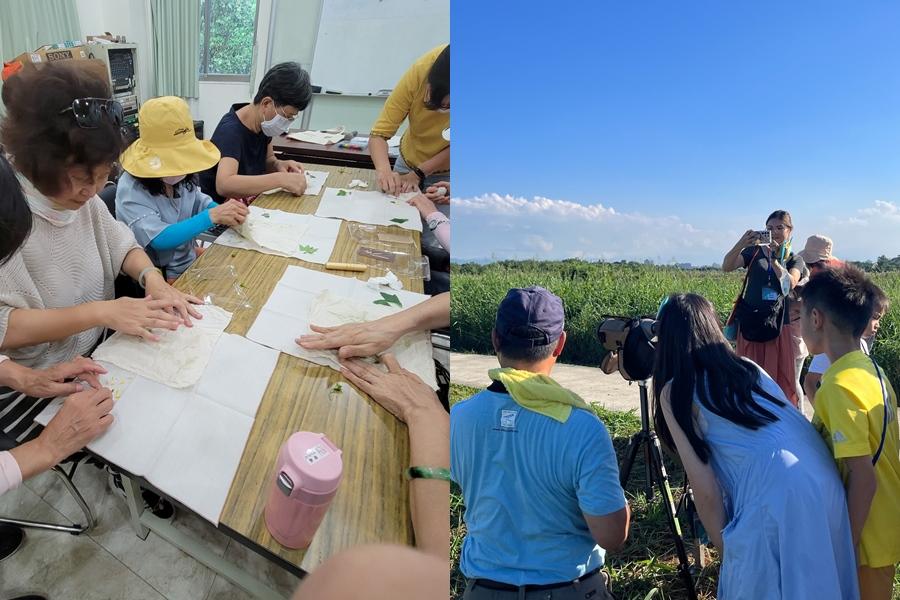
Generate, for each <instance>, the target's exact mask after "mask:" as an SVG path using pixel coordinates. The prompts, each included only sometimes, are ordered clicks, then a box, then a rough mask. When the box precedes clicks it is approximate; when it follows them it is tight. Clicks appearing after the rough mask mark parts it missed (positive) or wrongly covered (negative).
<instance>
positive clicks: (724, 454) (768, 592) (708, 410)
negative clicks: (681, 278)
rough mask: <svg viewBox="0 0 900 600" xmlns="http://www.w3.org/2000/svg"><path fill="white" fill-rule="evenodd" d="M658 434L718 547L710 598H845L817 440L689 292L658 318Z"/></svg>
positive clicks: (825, 465) (839, 540)
mask: <svg viewBox="0 0 900 600" xmlns="http://www.w3.org/2000/svg"><path fill="white" fill-rule="evenodd" d="M659 320H660V322H659V342H658V345H657V349H656V364H655V367H654V373H653V383H654V396H655V401H656V416H655V421H656V430H657V432H658V433H659V435H660V437H661V439H662V440H663V442H665V443H667V444H668V445H669V446H670V447H674V448H676V449H677V452H678V455H679V457H680V458H681V461H682V463H683V464H684V468H685V472H686V473H687V475H688V478H689V480H690V482H691V487H692V488H693V491H694V499H695V502H696V504H697V511H698V513H699V515H700V519H701V521H702V522H703V525H704V527H705V528H706V530H707V532H708V534H709V537H710V539H711V540H712V542H713V543H714V544H715V545H716V546H717V547H718V548H719V550H720V553H721V555H722V557H723V558H722V566H721V569H720V571H719V591H718V598H719V600H738V599H741V600H742V599H747V600H763V599H769V598H772V599H783V600H804V599H810V600H855V599H857V598H859V591H858V588H857V578H856V556H855V552H854V549H853V541H852V537H851V533H850V520H849V517H848V513H847V502H846V498H845V494H844V487H843V485H842V484H841V480H840V478H839V476H838V472H837V469H836V467H835V465H834V460H832V458H831V456H830V454H829V453H828V450H827V449H826V447H825V444H824V442H823V441H822V439H821V438H820V437H819V435H818V434H817V433H816V431H815V430H814V429H813V427H812V425H811V424H810V423H809V422H808V421H807V420H806V418H805V417H804V416H803V415H802V414H801V413H800V412H799V411H797V409H795V408H794V407H792V406H791V405H790V404H789V403H788V401H787V399H786V398H785V396H784V393H783V392H782V391H781V388H779V387H778V385H777V384H776V383H775V382H774V381H773V380H772V379H771V378H770V377H769V376H768V375H767V374H766V373H765V372H764V371H763V370H762V369H760V368H759V367H758V366H757V365H756V364H755V363H753V362H751V361H749V360H747V359H742V358H739V357H738V356H737V354H735V353H734V351H733V350H732V348H731V346H730V345H729V344H728V342H727V341H726V340H725V337H724V336H723V335H722V332H721V329H720V325H719V321H718V319H717V317H716V313H715V309H714V308H713V306H712V304H711V303H710V302H709V301H708V300H706V299H705V298H703V297H701V296H697V295H695V294H678V295H673V296H671V297H670V298H669V300H668V302H667V303H666V304H665V306H663V308H662V310H661V311H660V319H659Z"/></svg>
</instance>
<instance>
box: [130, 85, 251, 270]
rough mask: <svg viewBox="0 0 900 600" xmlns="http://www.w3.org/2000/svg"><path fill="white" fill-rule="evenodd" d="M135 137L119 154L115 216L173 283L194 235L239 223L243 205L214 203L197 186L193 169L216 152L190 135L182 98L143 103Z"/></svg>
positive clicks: (213, 159) (190, 257)
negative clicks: (120, 164) (138, 135)
mask: <svg viewBox="0 0 900 600" xmlns="http://www.w3.org/2000/svg"><path fill="white" fill-rule="evenodd" d="M138 124H139V126H140V134H141V137H140V138H139V139H138V140H137V141H135V142H134V143H133V144H132V145H131V146H129V147H128V149H127V150H125V152H123V153H122V157H121V163H122V168H123V169H124V170H125V172H124V173H122V176H121V177H120V178H119V183H118V187H117V189H116V218H117V219H118V220H119V221H121V222H123V223H125V224H126V225H128V227H129V228H130V229H131V231H132V232H133V233H134V237H135V238H137V241H138V243H139V244H140V245H141V246H143V248H144V249H145V250H146V252H147V254H148V255H149V256H150V258H151V260H153V264H155V265H156V266H157V267H159V268H160V269H162V270H163V274H164V275H165V277H166V279H167V280H169V281H170V282H171V281H174V280H175V279H177V278H178V276H179V275H181V274H182V273H183V272H184V271H185V270H186V269H187V268H188V267H189V266H190V265H191V263H192V262H194V259H195V258H196V257H197V255H198V253H199V249H198V248H196V246H195V245H194V238H196V237H197V236H198V235H199V234H201V233H202V232H204V231H206V230H207V229H209V228H211V227H212V226H213V225H228V226H229V227H234V226H237V225H240V224H241V223H243V222H244V219H246V218H247V214H248V209H247V207H246V206H245V205H244V204H242V203H241V202H239V201H237V200H228V201H227V202H225V203H223V204H221V205H219V204H217V203H216V202H214V201H213V199H212V198H210V197H209V196H208V195H206V194H204V193H203V192H202V191H201V190H200V186H199V183H198V178H197V173H198V172H200V171H204V170H206V169H208V168H210V167H212V166H213V165H215V164H216V163H218V162H219V156H220V155H219V150H218V149H217V148H216V147H215V146H214V145H213V144H212V142H209V141H207V140H198V139H197V137H196V136H195V135H194V122H193V119H192V118H191V112H190V110H189V109H188V105H187V102H185V101H184V100H182V99H181V98H176V97H174V96H164V97H161V98H153V99H152V100H149V101H147V102H146V103H145V104H144V105H143V106H142V107H141V111H140V113H139V114H138Z"/></svg>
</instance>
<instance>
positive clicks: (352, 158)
mask: <svg viewBox="0 0 900 600" xmlns="http://www.w3.org/2000/svg"><path fill="white" fill-rule="evenodd" d="M272 148H273V149H274V150H275V153H276V155H278V157H279V158H281V159H284V160H296V161H300V162H308V163H315V164H319V165H333V166H339V167H348V168H358V169H374V168H375V163H373V162H372V156H371V155H370V154H369V148H368V147H366V149H365V150H350V149H349V148H338V146H337V144H329V145H327V146H323V145H321V144H310V143H308V142H298V141H297V140H292V139H291V138H289V137H287V135H280V136H278V137H276V138H273V139H272ZM388 158H389V160H390V161H391V165H393V164H394V162H395V161H396V160H397V157H396V156H389V157H388ZM370 187H372V186H370ZM372 189H374V188H372Z"/></svg>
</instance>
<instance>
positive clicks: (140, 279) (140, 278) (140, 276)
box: [138, 267, 162, 289]
mask: <svg viewBox="0 0 900 600" xmlns="http://www.w3.org/2000/svg"><path fill="white" fill-rule="evenodd" d="M150 271H156V272H158V273H159V269H157V268H156V267H145V268H144V269H143V270H142V271H141V272H140V274H138V285H139V286H141V289H147V286H145V285H144V284H145V283H146V282H145V281H144V279H146V277H147V273H149V272H150ZM160 274H162V273H160Z"/></svg>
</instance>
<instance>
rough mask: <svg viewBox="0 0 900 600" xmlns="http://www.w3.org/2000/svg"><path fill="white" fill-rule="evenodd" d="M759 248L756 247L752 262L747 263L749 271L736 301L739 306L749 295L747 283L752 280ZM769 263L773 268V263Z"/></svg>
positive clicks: (745, 275) (745, 274)
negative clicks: (751, 271) (751, 275)
mask: <svg viewBox="0 0 900 600" xmlns="http://www.w3.org/2000/svg"><path fill="white" fill-rule="evenodd" d="M759 248H760V247H759V246H757V247H756V252H754V253H753V257H752V258H751V259H750V262H748V263H747V271H746V272H745V273H744V283H743V284H741V292H740V293H739V294H738V296H737V299H735V301H734V303H735V305H737V303H738V302H740V301H741V299H742V298H743V297H744V294H746V293H747V282H748V281H749V280H750V270H751V269H752V268H753V263H754V262H756V257H757V256H759ZM769 263H770V264H769V268H771V261H769Z"/></svg>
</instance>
